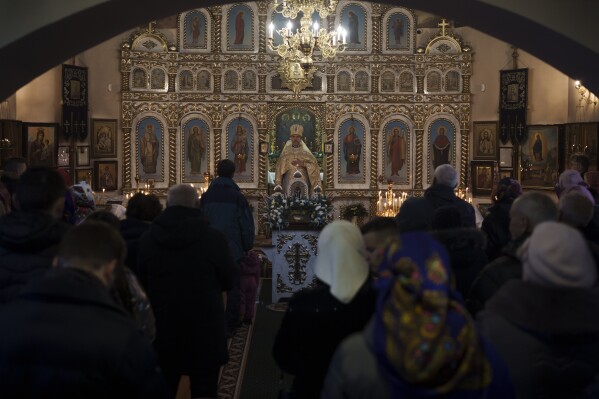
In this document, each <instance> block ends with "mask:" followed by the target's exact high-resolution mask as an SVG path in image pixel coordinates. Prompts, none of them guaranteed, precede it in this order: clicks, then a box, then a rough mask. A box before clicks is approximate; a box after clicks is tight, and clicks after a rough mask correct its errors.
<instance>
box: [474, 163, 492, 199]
mask: <svg viewBox="0 0 599 399" xmlns="http://www.w3.org/2000/svg"><path fill="white" fill-rule="evenodd" d="M494 171H495V162H494V161H472V163H471V167H470V182H471V184H472V195H473V196H475V197H477V196H485V197H489V196H490V195H491V192H492V191H493V181H494V178H495V176H494Z"/></svg>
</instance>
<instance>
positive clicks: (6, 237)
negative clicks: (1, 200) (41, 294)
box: [0, 167, 69, 305]
mask: <svg viewBox="0 0 599 399" xmlns="http://www.w3.org/2000/svg"><path fill="white" fill-rule="evenodd" d="M65 190H66V187H65V184H64V181H63V180H62V178H61V177H60V175H59V174H58V173H57V172H56V171H54V170H51V169H46V168H42V167H36V168H32V169H29V170H28V171H26V172H25V173H23V175H21V177H20V179H19V182H18V185H17V189H16V193H15V201H16V202H17V204H18V207H17V208H18V209H17V210H15V211H13V212H11V213H8V214H6V215H4V216H2V217H1V218H0V305H1V304H4V303H6V302H8V301H10V300H12V299H13V298H14V297H15V296H16V295H17V294H18V292H19V291H20V290H21V288H22V287H23V286H24V285H25V284H26V283H28V282H29V281H31V280H34V279H35V278H38V277H40V276H41V275H43V274H44V273H45V272H46V271H47V270H48V269H50V268H51V266H52V259H53V258H54V255H55V254H56V250H57V249H58V244H59V243H60V240H61V239H62V236H63V234H64V233H65V232H66V231H67V230H68V228H69V226H68V225H67V224H66V223H64V222H63V221H61V220H60V219H61V217H62V211H63V207H64V193H65Z"/></svg>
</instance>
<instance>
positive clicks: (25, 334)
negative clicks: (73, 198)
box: [0, 222, 166, 399]
mask: <svg viewBox="0 0 599 399" xmlns="http://www.w3.org/2000/svg"><path fill="white" fill-rule="evenodd" d="M124 256H125V244H124V242H123V239H122V238H121V237H120V236H119V234H118V232H116V231H114V230H113V229H112V228H111V227H110V226H108V225H106V224H104V223H99V222H89V223H86V224H85V225H81V226H78V227H76V228H74V229H72V230H71V231H69V232H68V233H66V234H65V236H64V240H63V241H62V243H61V245H60V249H59V252H58V257H57V258H55V259H54V266H55V268H54V269H52V270H50V271H49V272H48V273H47V274H46V275H45V276H44V277H42V278H39V279H37V280H35V281H33V282H31V283H30V284H29V285H28V286H27V287H25V288H24V289H23V290H22V292H21V294H20V295H19V296H18V297H17V298H16V299H15V300H14V301H12V302H11V303H9V304H7V305H5V306H4V307H3V308H2V309H0V392H1V393H2V397H5V398H39V399H58V398H63V399H71V398H72V399H75V398H83V397H84V398H98V399H100V398H117V397H118V398H125V397H126V398H139V399H142V398H144V399H145V398H165V397H166V396H165V394H166V386H165V384H164V380H163V379H162V376H161V374H160V369H159V368H158V359H157V358H156V355H155V354H154V351H153V350H152V346H151V345H150V343H149V341H147V339H146V338H145V337H144V335H143V333H142V332H141V331H140V330H139V329H138V328H137V326H136V324H135V322H134V321H133V320H131V318H130V317H129V316H128V315H127V314H126V313H125V311H124V310H123V309H122V308H121V307H120V306H118V305H116V304H115V303H114V302H113V300H112V299H111V297H110V293H109V290H108V285H110V283H111V280H112V275H113V271H114V269H115V267H116V266H117V263H119V262H122V261H123V259H124Z"/></svg>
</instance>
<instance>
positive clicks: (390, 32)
mask: <svg viewBox="0 0 599 399" xmlns="http://www.w3.org/2000/svg"><path fill="white" fill-rule="evenodd" d="M386 26H387V37H386V43H385V47H386V49H387V50H409V48H410V42H411V40H412V38H411V28H412V26H411V21H410V19H409V18H408V16H407V15H406V14H405V13H403V12H393V13H391V14H389V15H388V16H387V20H386Z"/></svg>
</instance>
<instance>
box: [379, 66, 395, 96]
mask: <svg viewBox="0 0 599 399" xmlns="http://www.w3.org/2000/svg"><path fill="white" fill-rule="evenodd" d="M394 91H395V73H393V72H391V71H385V72H383V73H382V74H381V93H393V92H394Z"/></svg>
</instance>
